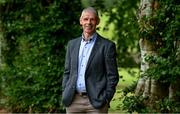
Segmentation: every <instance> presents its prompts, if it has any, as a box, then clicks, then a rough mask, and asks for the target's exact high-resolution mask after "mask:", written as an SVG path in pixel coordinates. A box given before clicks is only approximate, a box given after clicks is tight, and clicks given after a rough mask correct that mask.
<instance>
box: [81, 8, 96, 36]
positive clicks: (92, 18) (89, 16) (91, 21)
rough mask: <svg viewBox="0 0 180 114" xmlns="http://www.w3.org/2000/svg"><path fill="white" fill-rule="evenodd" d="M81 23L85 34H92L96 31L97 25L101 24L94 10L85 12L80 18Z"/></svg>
mask: <svg viewBox="0 0 180 114" xmlns="http://www.w3.org/2000/svg"><path fill="white" fill-rule="evenodd" d="M80 24H81V26H82V28H83V33H84V34H88V35H92V34H93V33H94V32H95V31H96V25H98V24H99V20H98V18H97V17H96V15H95V14H94V13H93V12H92V11H86V12H83V14H82V17H81V18H80Z"/></svg>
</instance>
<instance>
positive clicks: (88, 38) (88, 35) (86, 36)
mask: <svg viewBox="0 0 180 114" xmlns="http://www.w3.org/2000/svg"><path fill="white" fill-rule="evenodd" d="M93 34H94V33H92V34H87V33H83V36H84V39H85V41H88V40H90V37H91V36H92V35H93Z"/></svg>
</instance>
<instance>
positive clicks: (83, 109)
mask: <svg viewBox="0 0 180 114" xmlns="http://www.w3.org/2000/svg"><path fill="white" fill-rule="evenodd" d="M66 113H67V114H73V113H83V114H84V113H88V114H102V113H103V114H107V113H108V104H106V105H105V106H104V107H102V108H100V109H95V108H94V107H93V106H92V105H91V103H90V101H89V98H88V96H81V95H78V94H76V95H75V98H74V101H73V102H72V104H71V105H70V106H69V107H66Z"/></svg>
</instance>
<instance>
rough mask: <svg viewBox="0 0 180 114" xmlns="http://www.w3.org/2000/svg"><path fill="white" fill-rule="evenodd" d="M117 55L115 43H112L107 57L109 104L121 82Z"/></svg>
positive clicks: (107, 98)
mask: <svg viewBox="0 0 180 114" xmlns="http://www.w3.org/2000/svg"><path fill="white" fill-rule="evenodd" d="M116 55H117V54H116V46H115V43H110V44H109V45H108V47H107V52H106V55H105V67H106V73H107V86H106V87H107V88H106V100H107V101H108V102H110V101H111V99H112V98H113V96H114V94H115V91H116V86H117V84H118V81H119V74H118V67H117V61H116Z"/></svg>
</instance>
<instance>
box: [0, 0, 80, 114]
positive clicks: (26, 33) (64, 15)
mask: <svg viewBox="0 0 180 114" xmlns="http://www.w3.org/2000/svg"><path fill="white" fill-rule="evenodd" d="M0 6H1V9H2V10H1V12H0V13H1V14H2V18H1V21H2V28H3V37H4V39H3V41H4V43H5V44H6V45H5V46H4V47H3V49H2V55H3V58H4V59H3V61H4V64H3V66H2V67H1V71H0V77H1V79H2V83H3V85H4V86H3V88H2V90H1V91H3V93H4V96H5V97H6V102H5V104H4V106H6V107H8V108H9V109H10V111H12V112H63V111H64V107H63V106H62V105H61V93H62V91H61V81H62V76H63V67H64V58H65V50H66V44H67V41H68V40H70V39H72V38H73V37H76V36H77V35H79V34H80V33H81V31H80V26H79V15H80V11H81V10H82V7H81V3H80V1H78V0H76V1H70V0H65V1H59V0H41V1H37V0H30V1H29V0H24V1H22V0H5V1H4V2H3V3H1V4H0Z"/></svg>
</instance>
